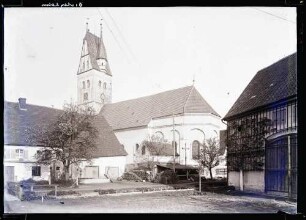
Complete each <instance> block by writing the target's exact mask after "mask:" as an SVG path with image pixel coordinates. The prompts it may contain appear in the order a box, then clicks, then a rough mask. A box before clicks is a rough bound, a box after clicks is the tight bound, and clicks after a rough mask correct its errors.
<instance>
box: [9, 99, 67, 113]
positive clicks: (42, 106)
mask: <svg viewBox="0 0 306 220" xmlns="http://www.w3.org/2000/svg"><path fill="white" fill-rule="evenodd" d="M4 103H11V104H16V105H18V102H12V101H4ZM26 105H29V106H34V107H40V108H48V109H53V110H59V111H64V110H63V109H59V108H54V107H49V106H44V105H35V104H28V103H26Z"/></svg>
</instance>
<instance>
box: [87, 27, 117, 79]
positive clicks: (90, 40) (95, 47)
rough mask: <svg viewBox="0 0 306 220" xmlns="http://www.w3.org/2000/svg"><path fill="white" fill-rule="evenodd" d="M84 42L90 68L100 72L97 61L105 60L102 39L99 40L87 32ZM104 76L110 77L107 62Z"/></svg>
mask: <svg viewBox="0 0 306 220" xmlns="http://www.w3.org/2000/svg"><path fill="white" fill-rule="evenodd" d="M84 40H85V41H86V42H87V48H88V54H89V57H90V62H91V65H92V68H93V69H96V70H99V71H100V68H99V65H98V62H97V59H105V60H107V55H106V50H105V46H104V43H103V39H102V37H101V38H100V37H98V36H96V35H94V34H93V33H90V32H89V31H87V32H86V35H85V37H84ZM106 74H108V75H110V76H111V75H112V73H111V71H110V68H109V64H108V60H107V63H106Z"/></svg>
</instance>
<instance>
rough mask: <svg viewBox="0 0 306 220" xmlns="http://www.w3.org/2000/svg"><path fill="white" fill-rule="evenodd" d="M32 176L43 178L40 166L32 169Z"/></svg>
mask: <svg viewBox="0 0 306 220" xmlns="http://www.w3.org/2000/svg"><path fill="white" fill-rule="evenodd" d="M32 176H41V167H39V166H34V167H32Z"/></svg>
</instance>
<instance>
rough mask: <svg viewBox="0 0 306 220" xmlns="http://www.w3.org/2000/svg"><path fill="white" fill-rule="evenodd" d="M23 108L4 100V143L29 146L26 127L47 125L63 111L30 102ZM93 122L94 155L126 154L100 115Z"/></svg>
mask: <svg viewBox="0 0 306 220" xmlns="http://www.w3.org/2000/svg"><path fill="white" fill-rule="evenodd" d="M23 108H26V110H21V109H20V108H19V103H14V102H7V101H5V102H4V144H5V145H16V146H31V144H30V143H29V142H27V140H26V137H27V133H26V130H27V128H29V127H30V128H31V127H32V128H33V127H35V126H36V125H38V124H39V125H46V126H47V125H48V124H50V123H52V122H54V121H55V120H56V119H57V117H58V116H59V115H60V114H62V113H63V110H59V109H54V108H48V107H43V106H37V105H30V104H25V105H24V106H23ZM94 123H95V125H96V127H97V129H98V137H97V139H96V140H97V143H98V145H97V151H96V152H95V156H96V157H109V156H125V155H127V153H126V151H125V150H124V149H123V146H122V145H121V144H120V143H119V141H118V139H117V138H116V136H115V134H114V133H113V131H112V128H111V127H110V126H109V124H108V123H107V121H106V120H105V119H104V117H103V116H102V115H98V116H97V117H96V119H95V121H94Z"/></svg>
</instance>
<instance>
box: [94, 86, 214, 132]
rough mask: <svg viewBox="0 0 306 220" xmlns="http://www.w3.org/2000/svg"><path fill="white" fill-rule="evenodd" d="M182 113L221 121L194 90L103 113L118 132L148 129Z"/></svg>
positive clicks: (108, 108)
mask: <svg viewBox="0 0 306 220" xmlns="http://www.w3.org/2000/svg"><path fill="white" fill-rule="evenodd" d="M182 113H211V114H214V115H216V116H218V117H220V115H219V114H218V113H217V112H216V111H215V110H214V109H213V108H212V107H211V106H210V105H209V104H208V103H207V102H206V101H205V100H204V98H203V97H202V96H201V94H200V93H199V92H198V91H197V89H196V88H195V87H194V86H187V87H183V88H179V89H175V90H170V91H166V92H162V93H158V94H155V95H150V96H145V97H141V98H137V99H131V100H127V101H122V102H117V103H112V104H106V105H104V107H103V108H102V109H101V111H100V114H103V115H104V117H105V118H106V120H107V121H108V123H109V124H110V125H111V126H112V128H113V129H114V130H117V129H126V128H133V127H140V126H147V125H148V123H149V122H150V120H151V119H152V118H158V117H165V116H171V115H172V114H175V115H176V114H182Z"/></svg>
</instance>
